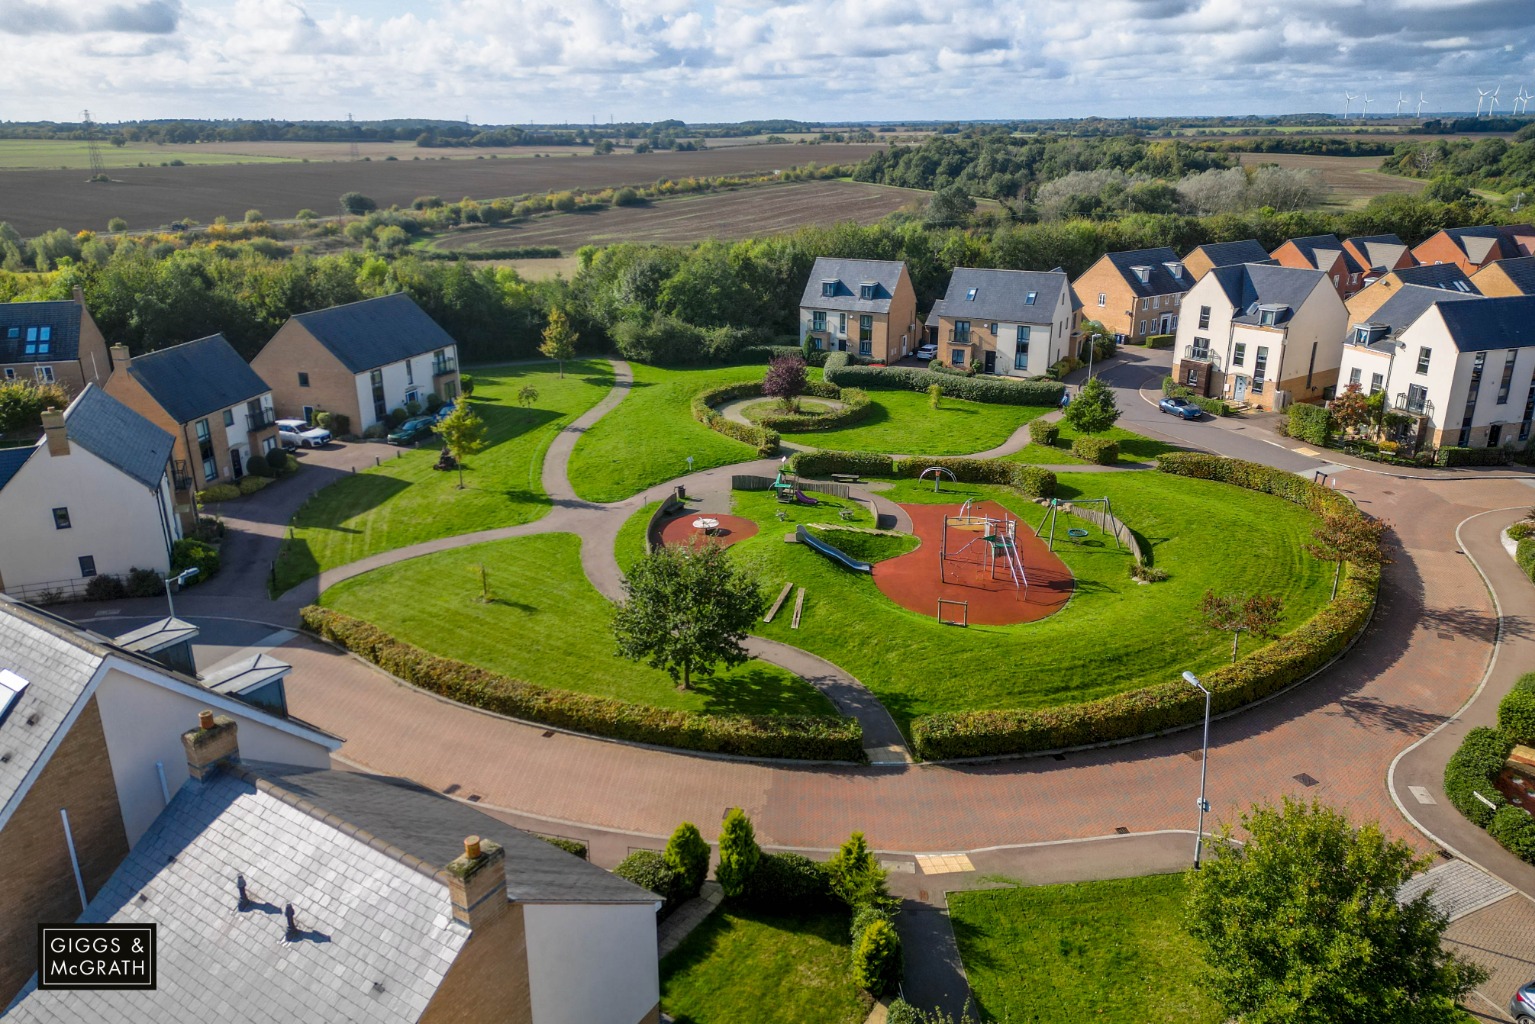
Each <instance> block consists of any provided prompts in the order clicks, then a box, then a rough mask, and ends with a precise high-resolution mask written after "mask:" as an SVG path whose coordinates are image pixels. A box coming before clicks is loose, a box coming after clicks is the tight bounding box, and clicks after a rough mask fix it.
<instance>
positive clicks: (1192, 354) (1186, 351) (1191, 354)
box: [1183, 345, 1215, 363]
mask: <svg viewBox="0 0 1535 1024" xmlns="http://www.w3.org/2000/svg"><path fill="white" fill-rule="evenodd" d="M1183 358H1184V359H1190V360H1193V361H1194V362H1196V363H1213V362H1215V356H1214V354H1213V353H1212V352H1211V350H1210V349H1208V348H1195V347H1194V346H1193V345H1185V346H1183Z"/></svg>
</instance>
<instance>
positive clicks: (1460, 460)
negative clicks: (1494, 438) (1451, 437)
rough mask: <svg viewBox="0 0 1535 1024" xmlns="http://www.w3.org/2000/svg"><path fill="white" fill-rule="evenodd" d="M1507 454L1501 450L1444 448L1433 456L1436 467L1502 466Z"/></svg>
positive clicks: (1505, 463)
mask: <svg viewBox="0 0 1535 1024" xmlns="http://www.w3.org/2000/svg"><path fill="white" fill-rule="evenodd" d="M1507 464H1508V452H1507V450H1505V449H1503V448H1456V447H1453V446H1446V447H1444V448H1441V449H1439V452H1438V454H1436V455H1435V456H1434V465H1436V466H1504V465H1507Z"/></svg>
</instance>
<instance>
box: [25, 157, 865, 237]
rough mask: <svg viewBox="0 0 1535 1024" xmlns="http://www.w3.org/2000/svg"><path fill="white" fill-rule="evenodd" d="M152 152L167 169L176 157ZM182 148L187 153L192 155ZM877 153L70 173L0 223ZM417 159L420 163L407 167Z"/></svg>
mask: <svg viewBox="0 0 1535 1024" xmlns="http://www.w3.org/2000/svg"><path fill="white" fill-rule="evenodd" d="M109 148H110V147H109ZM156 148H157V150H158V151H162V152H164V153H165V157H164V158H165V159H170V158H172V157H175V156H176V153H175V152H174V151H173V149H179V148H180V147H171V146H165V147H156ZM187 148H189V149H190V150H192V151H193V152H195V151H196V150H197V148H198V147H195V146H192V147H187ZM882 148H884V147H883V146H882V145H880V144H874V143H857V144H841V143H826V144H822V145H817V146H801V145H794V144H788V145H772V146H735V147H731V148H727V149H717V150H704V151H701V152H695V153H675V152H656V153H645V154H641V155H635V154H633V153H620V154H614V155H612V156H591V155H585V156H571V157H557V158H550V159H544V160H539V159H523V158H518V159H496V160H491V159H488V158H487V159H485V160H456V159H455V160H438V159H435V158H433V156H431V155H432V154H436V153H437V152H438V151H436V150H428V149H421V148H419V147H411V148H409V149H406V148H400V149H399V151H398V155H399V159H396V160H381V159H376V158H375V159H373V160H370V161H357V162H347V163H268V164H235V165H230V166H204V167H196V166H186V167H158V166H157V167H124V168H113V169H111V170H110V175H111V178H112V181H110V182H88V181H86V177H87V175H86V173H84V172H82V171H81V170H80V169H78V168H74V169H68V170H32V171H11V172H7V173H4V174H0V220H6V221H9V222H10V224H11V226H12V227H14V228H15V229H16V230H17V231H19V232H21V233H22V234H23V235H27V236H31V235H38V234H41V233H42V232H44V231H48V230H51V229H52V228H56V227H63V228H68V229H69V230H70V231H78V230H81V229H86V228H89V229H91V230H95V231H101V230H104V229H105V228H106V226H107V221H109V220H111V219H112V218H113V217H122V218H123V219H124V220H126V221H127V222H128V227H129V228H130V229H131V230H142V229H150V228H156V227H160V226H161V225H165V224H169V223H171V222H172V221H176V220H181V219H183V218H187V217H190V218H192V219H194V220H197V221H200V222H202V223H204V224H206V223H209V222H211V221H212V220H213V219H214V218H215V217H218V216H221V215H222V216H226V217H230V218H231V219H239V218H240V217H241V216H242V215H243V214H244V213H245V211H246V210H248V209H252V208H254V209H258V210H260V211H261V212H262V213H264V214H266V216H267V217H268V218H270V219H273V220H280V219H284V218H288V217H292V216H293V215H294V214H295V213H297V212H298V211H299V210H302V209H305V208H308V209H312V210H315V211H317V212H319V213H321V214H324V215H329V214H332V213H337V212H339V205H338V200H339V199H340V197H341V195H342V194H343V193H345V192H361V193H363V194H364V195H367V196H370V197H371V198H372V199H373V200H375V201H376V202H377V203H378V205H379V206H380V207H387V206H390V205H393V204H399V205H402V206H403V205H407V204H409V203H410V201H411V200H412V199H414V198H415V197H417V196H422V195H440V196H443V197H444V198H452V199H458V198H460V197H462V196H471V197H473V198H476V199H493V198H496V197H498V196H512V195H522V194H525V193H536V192H548V191H560V190H564V189H597V188H608V187H612V186H617V185H636V184H647V183H650V182H654V181H657V180H658V179H661V178H687V177H709V176H713V175H721V174H745V173H756V172H761V171H772V170H778V169H782V168H787V167H796V166H800V165H802V164H807V163H811V162H815V163H818V164H831V163H857V162H858V161H861V160H863V159H864V158H865V157H867V156H869V155H870V154H872V153H874V152H875V151H876V150H879V149H882ZM391 152H393V150H392V149H391ZM417 155H420V156H421V157H422V159H421V160H414V159H411V157H415V156H417ZM60 162H61V163H62V162H64V161H60Z"/></svg>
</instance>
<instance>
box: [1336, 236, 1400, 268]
mask: <svg viewBox="0 0 1535 1024" xmlns="http://www.w3.org/2000/svg"><path fill="white" fill-rule="evenodd" d="M1343 245H1344V247H1345V248H1346V249H1347V250H1348V251H1349V252H1350V253H1351V254H1352V255H1353V256H1355V257H1357V258H1358V261H1359V262H1362V263H1363V264H1364V267H1365V269H1366V270H1388V269H1390V268H1391V267H1392V266H1394V265H1395V264H1396V261H1397V260H1399V259H1401V258H1402V256H1403V254H1404V253H1406V252H1407V249H1408V246H1407V243H1406V242H1404V241H1402V240H1401V239H1400V238H1398V237H1397V236H1395V235H1355V236H1354V237H1353V238H1348V239H1345V240H1344V242H1343Z"/></svg>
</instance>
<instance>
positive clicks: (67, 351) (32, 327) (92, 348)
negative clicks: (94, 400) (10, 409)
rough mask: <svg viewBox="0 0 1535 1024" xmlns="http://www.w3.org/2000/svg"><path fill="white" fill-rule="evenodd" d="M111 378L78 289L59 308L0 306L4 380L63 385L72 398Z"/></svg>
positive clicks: (0, 356)
mask: <svg viewBox="0 0 1535 1024" xmlns="http://www.w3.org/2000/svg"><path fill="white" fill-rule="evenodd" d="M111 372H112V362H111V360H110V359H109V358H108V356H107V342H106V339H105V338H104V337H103V336H102V334H101V328H99V327H97V326H96V321H95V320H93V319H92V318H91V314H90V311H89V310H87V309H86V308H85V296H84V294H83V293H82V292H81V291H80V289H78V288H76V289H75V296H74V298H72V299H65V300H63V301H59V302H0V379H3V380H30V381H36V382H37V383H40V384H54V383H57V384H62V385H63V386H64V389H65V390H66V391H68V392H69V393H70V395H71V396H74V395H78V394H79V393H80V392H81V391H83V390H85V385H87V384H103V383H105V382H106V379H107V377H108V375H110V374H111Z"/></svg>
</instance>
